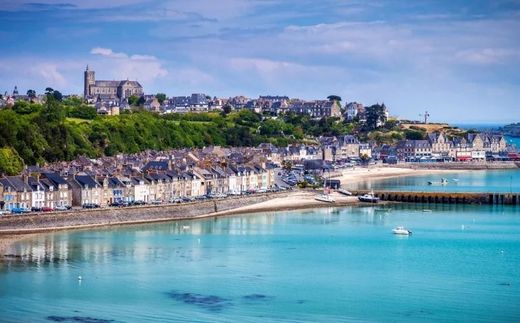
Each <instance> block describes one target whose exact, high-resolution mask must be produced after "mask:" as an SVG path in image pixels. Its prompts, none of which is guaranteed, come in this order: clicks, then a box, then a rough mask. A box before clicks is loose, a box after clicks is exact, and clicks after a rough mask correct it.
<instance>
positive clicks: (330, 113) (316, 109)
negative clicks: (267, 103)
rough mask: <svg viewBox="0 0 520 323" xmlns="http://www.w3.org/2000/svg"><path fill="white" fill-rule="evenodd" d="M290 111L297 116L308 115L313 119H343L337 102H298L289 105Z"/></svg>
mask: <svg viewBox="0 0 520 323" xmlns="http://www.w3.org/2000/svg"><path fill="white" fill-rule="evenodd" d="M288 109H289V111H291V112H294V113H296V114H308V115H310V116H311V117H312V118H315V119H321V118H324V117H337V118H341V117H342V115H341V107H340V105H339V104H338V102H337V101H328V100H316V101H300V100H296V101H294V102H293V103H291V104H290V105H289V108H288Z"/></svg>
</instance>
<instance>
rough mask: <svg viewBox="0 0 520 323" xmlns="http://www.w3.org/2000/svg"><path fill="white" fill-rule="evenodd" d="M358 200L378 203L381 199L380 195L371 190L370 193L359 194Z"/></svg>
mask: <svg viewBox="0 0 520 323" xmlns="http://www.w3.org/2000/svg"><path fill="white" fill-rule="evenodd" d="M358 200H360V201H361V202H368V203H377V202H378V201H379V197H377V196H375V195H374V192H370V193H367V194H363V195H361V196H358Z"/></svg>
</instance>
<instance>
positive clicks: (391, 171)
mask: <svg viewBox="0 0 520 323" xmlns="http://www.w3.org/2000/svg"><path fill="white" fill-rule="evenodd" d="M461 171H462V170H452V169H413V168H404V167H387V166H379V165H378V166H373V167H368V168H367V167H355V168H351V169H346V170H344V171H343V172H342V175H341V176H340V177H335V179H339V180H341V183H342V184H347V183H357V182H361V181H365V180H378V179H386V178H394V177H403V176H421V175H428V174H439V175H442V174H448V173H454V172H461Z"/></svg>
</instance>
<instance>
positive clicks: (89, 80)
mask: <svg viewBox="0 0 520 323" xmlns="http://www.w3.org/2000/svg"><path fill="white" fill-rule="evenodd" d="M83 95H84V97H85V98H93V97H99V98H102V99H115V98H118V99H120V100H123V99H126V98H128V97H130V96H132V95H137V96H141V95H143V87H142V86H141V84H139V82H137V81H129V80H126V81H125V80H123V81H104V80H101V81H96V74H95V72H94V71H91V70H89V69H88V65H87V69H86V70H85V74H84V92H83Z"/></svg>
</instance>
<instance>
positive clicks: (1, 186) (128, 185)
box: [0, 161, 274, 210]
mask: <svg viewBox="0 0 520 323" xmlns="http://www.w3.org/2000/svg"><path fill="white" fill-rule="evenodd" d="M273 185H274V172H273V170H272V169H270V168H269V167H266V168H264V167H261V166H260V165H239V166H226V167H222V166H221V167H218V166H215V167H205V168H202V167H193V168H191V169H187V170H184V171H182V170H179V169H175V168H174V169H172V168H171V164H169V163H168V162H165V161H151V162H148V163H147V164H146V165H145V167H144V168H143V170H142V172H140V173H139V174H135V175H114V176H96V175H93V174H88V173H87V172H79V173H77V174H73V175H69V176H62V175H61V174H59V173H57V172H44V173H38V174H33V175H27V174H23V175H21V176H6V177H2V178H0V208H1V209H6V210H12V209H14V208H28V209H29V208H43V207H48V208H56V207H59V206H64V207H67V206H82V205H85V204H97V205H100V206H107V205H110V204H112V203H117V202H135V201H141V202H144V203H150V202H153V201H163V202H164V201H171V200H173V199H175V198H181V197H197V196H203V195H216V194H242V193H245V192H250V191H258V190H267V189H269V188H272V187H273Z"/></svg>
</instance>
